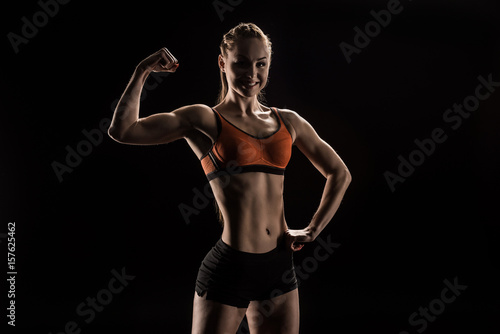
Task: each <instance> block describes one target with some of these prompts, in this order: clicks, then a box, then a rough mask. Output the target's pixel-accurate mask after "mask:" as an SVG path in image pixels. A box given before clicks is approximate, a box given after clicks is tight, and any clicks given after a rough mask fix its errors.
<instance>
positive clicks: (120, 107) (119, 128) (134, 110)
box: [108, 66, 150, 138]
mask: <svg viewBox="0 0 500 334" xmlns="http://www.w3.org/2000/svg"><path fill="white" fill-rule="evenodd" d="M149 73H150V71H148V70H145V69H143V68H142V67H141V66H137V67H136V69H135V71H134V74H133V75H132V78H131V79H130V81H129V83H128V85H127V87H126V88H125V91H124V92H123V94H122V96H121V98H120V100H119V101H118V104H117V105H116V108H115V112H114V114H113V120H112V121H111V126H110V128H109V131H108V132H109V134H110V136H112V137H115V138H119V137H120V136H122V135H123V133H124V131H125V130H127V129H128V128H129V127H130V126H131V125H132V124H134V123H135V122H137V120H138V119H139V108H140V101H141V93H142V88H143V86H144V82H145V81H146V79H147V77H148V75H149Z"/></svg>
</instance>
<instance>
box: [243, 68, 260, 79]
mask: <svg viewBox="0 0 500 334" xmlns="http://www.w3.org/2000/svg"><path fill="white" fill-rule="evenodd" d="M256 73H257V69H256V68H255V65H252V66H249V68H248V70H247V73H246V75H247V77H248V78H249V79H253V78H254V77H255V74H256Z"/></svg>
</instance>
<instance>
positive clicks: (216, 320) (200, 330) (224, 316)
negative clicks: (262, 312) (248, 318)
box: [191, 292, 247, 334]
mask: <svg viewBox="0 0 500 334" xmlns="http://www.w3.org/2000/svg"><path fill="white" fill-rule="evenodd" d="M206 295H207V293H206V292H205V293H204V294H203V296H202V297H200V296H198V294H197V293H196V292H195V294H194V301H193V326H192V331H191V333H192V334H211V333H213V334H235V333H236V331H237V330H238V326H239V325H240V323H241V321H242V320H243V317H244V316H245V312H246V310H247V309H246V308H238V307H235V306H230V305H225V304H222V303H219V302H216V301H214V300H207V299H206Z"/></svg>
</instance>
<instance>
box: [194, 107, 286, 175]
mask: <svg viewBox="0 0 500 334" xmlns="http://www.w3.org/2000/svg"><path fill="white" fill-rule="evenodd" d="M212 110H213V111H214V113H215V115H216V119H217V138H216V140H215V142H214V143H213V144H212V147H210V149H209V150H208V152H207V153H206V154H204V155H203V156H202V157H201V159H200V161H201V166H202V167H203V170H204V171H205V175H206V176H207V178H208V180H209V181H210V180H213V179H215V178H217V177H219V176H222V175H227V174H240V173H247V172H261V173H270V174H277V175H283V174H284V173H285V168H286V166H287V165H288V161H290V157H291V155H292V136H291V134H290V132H288V129H287V128H286V126H285V123H284V122H283V118H282V117H281V113H280V112H279V110H278V109H276V108H271V112H272V113H273V115H275V116H276V118H277V119H278V129H277V130H276V131H274V132H273V133H271V134H270V135H267V136H264V137H257V136H253V135H251V134H249V133H246V132H245V131H243V130H241V129H240V128H238V127H237V126H236V125H234V124H232V123H231V122H229V121H228V120H227V119H225V118H224V116H222V115H221V114H220V113H219V112H218V111H217V110H215V109H214V108H212Z"/></svg>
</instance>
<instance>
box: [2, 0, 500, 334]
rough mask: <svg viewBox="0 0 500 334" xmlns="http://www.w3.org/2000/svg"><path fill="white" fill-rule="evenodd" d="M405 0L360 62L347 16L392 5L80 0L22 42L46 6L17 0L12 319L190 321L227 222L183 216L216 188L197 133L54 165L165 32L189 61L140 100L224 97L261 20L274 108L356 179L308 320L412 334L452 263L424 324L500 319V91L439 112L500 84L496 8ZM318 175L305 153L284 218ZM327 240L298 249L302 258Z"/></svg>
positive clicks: (159, 104) (8, 52)
mask: <svg viewBox="0 0 500 334" xmlns="http://www.w3.org/2000/svg"><path fill="white" fill-rule="evenodd" d="M223 2H226V1H223ZM233 3H236V2H233ZM401 5H402V6H403V11H402V12H401V13H400V14H398V15H394V16H393V17H392V21H391V23H390V24H389V25H388V26H387V27H386V28H383V29H382V31H381V32H380V34H378V35H377V36H375V37H373V38H372V40H371V42H370V44H369V45H368V46H367V47H366V48H363V49H362V50H361V52H360V53H359V54H353V55H352V62H351V63H350V64H348V63H347V61H346V59H345V57H344V55H343V54H342V52H341V50H340V48H339V44H340V43H341V42H342V41H344V42H346V43H349V44H353V39H354V35H355V32H354V30H353V28H354V27H355V26H358V27H360V28H362V29H363V27H364V25H365V24H366V23H367V22H368V21H371V20H373V18H372V16H371V15H370V11H371V10H375V11H379V10H382V9H385V8H386V7H387V1H359V0H356V1H352V0H350V1H335V2H333V1H332V2H331V1H306V2H296V3H295V2H290V1H273V2H271V1H250V0H245V1H242V2H241V3H240V4H238V5H236V6H233V10H232V11H226V12H224V13H223V20H221V19H220V17H219V16H218V14H217V12H216V10H215V8H214V6H213V2H212V1H210V0H208V1H198V2H195V1H186V2H182V3H181V2H178V3H173V2H166V1H163V2H152V1H132V2H123V1H122V2H116V1H115V2H112V3H111V2H101V3H95V2H82V1H71V2H69V3H68V4H65V5H60V8H59V10H58V12H57V14H56V15H54V17H52V18H50V19H49V20H48V23H47V24H46V25H45V26H43V27H41V28H39V31H38V33H37V35H36V36H35V37H33V38H31V39H30V40H29V43H28V44H23V45H21V46H20V47H19V52H18V53H17V54H16V53H15V52H14V51H13V48H12V47H11V45H10V43H9V41H8V39H7V34H8V33H9V32H14V33H16V34H20V33H21V27H22V25H23V22H22V21H21V18H22V17H23V16H26V17H27V18H29V19H30V21H32V16H33V14H34V13H36V12H37V11H39V10H40V6H39V5H38V4H37V2H36V1H24V2H23V3H22V4H21V3H18V4H17V5H13V3H12V2H9V3H8V4H4V5H3V6H4V8H3V10H2V29H3V30H2V31H3V35H4V37H3V45H2V46H3V51H2V60H3V61H2V66H1V69H0V70H1V78H2V89H1V94H2V97H1V100H0V101H1V102H0V105H1V108H2V110H1V111H2V121H1V122H0V127H1V130H0V136H1V137H0V142H1V150H2V152H1V153H2V163H1V165H0V166H1V169H0V173H1V178H0V180H1V185H0V189H1V202H0V203H1V204H0V205H1V211H0V215H1V220H0V221H1V227H0V232H2V233H6V232H7V223H8V222H12V221H15V222H16V256H17V258H16V263H17V271H18V275H17V281H16V290H17V291H16V305H17V309H16V311H17V313H16V314H17V317H16V320H17V321H16V324H17V326H16V330H17V332H19V333H27V332H30V333H34V332H36V333H49V332H52V333H59V332H61V331H63V330H64V326H65V324H66V323H67V322H68V321H75V322H76V323H77V324H78V326H79V328H80V329H81V330H82V333H188V332H190V326H191V316H192V298H193V291H194V282H195V279H196V273H197V270H198V267H199V264H200V262H201V260H202V259H203V257H204V256H205V254H206V253H207V252H208V250H209V249H210V247H212V245H213V244H214V243H215V242H216V241H217V239H218V238H219V236H220V233H221V228H220V226H219V225H218V223H217V221H216V216H215V214H214V211H213V208H212V205H211V204H210V205H208V206H207V207H206V208H205V209H203V210H201V212H200V213H199V214H198V215H193V216H191V219H190V224H186V222H185V221H184V219H183V217H182V215H181V214H180V211H179V209H178V206H179V205H180V204H181V203H185V204H187V205H192V200H193V196H194V193H193V190H192V189H193V188H198V189H202V188H203V186H204V185H205V184H206V178H205V176H204V175H203V172H202V169H201V165H200V164H199V162H198V161H197V159H196V157H195V155H194V154H193V153H192V152H191V151H190V150H189V147H188V145H187V144H186V143H185V142H183V141H179V142H174V143H171V144H168V145H159V146H143V147H139V146H128V145H120V144H118V143H116V142H114V141H112V140H111V139H110V138H109V137H107V136H103V140H102V142H100V143H98V144H97V145H95V146H93V149H92V152H91V153H90V154H88V155H87V156H85V157H83V158H82V161H81V162H80V163H79V164H78V165H77V166H76V167H75V168H73V171H72V172H71V173H65V174H63V179H62V182H59V180H58V178H57V176H56V174H55V173H54V170H53V167H52V165H51V164H53V162H54V161H57V162H60V163H63V164H65V158H66V155H67V151H66V147H67V146H69V147H71V148H73V149H76V147H77V145H78V143H79V142H80V141H82V140H85V139H86V138H85V136H84V135H83V133H82V131H83V130H87V131H91V130H93V129H99V124H100V122H101V121H102V120H103V119H110V118H111V117H112V112H113V108H112V107H113V103H114V102H115V101H116V99H117V98H119V96H120V95H121V93H122V91H123V89H124V88H125V86H126V84H127V82H128V80H129V78H130V76H131V74H132V72H133V70H134V67H135V66H136V64H137V63H138V62H139V61H141V60H142V59H143V58H145V57H146V56H148V55H149V54H151V53H153V52H155V51H156V50H158V49H159V48H161V47H163V46H166V47H167V48H168V49H169V50H170V51H171V52H172V53H173V54H174V55H175V56H176V57H177V59H179V62H180V67H179V69H178V70H177V72H176V73H175V74H173V75H170V76H168V77H161V79H160V81H162V82H161V83H160V84H159V85H158V86H157V87H156V88H154V89H151V90H149V91H147V96H146V97H145V99H144V101H143V103H142V109H141V116H146V115H149V114H152V113H156V112H165V111H171V110H173V109H175V108H178V107H180V106H183V105H187V104H193V103H204V104H207V105H210V106H213V105H215V99H216V96H217V93H218V88H219V71H218V67H217V63H216V60H217V56H218V53H219V50H218V45H219V43H220V40H221V38H222V35H223V34H224V33H225V32H227V31H228V30H229V29H230V28H232V27H233V26H234V25H236V24H238V23H239V22H254V23H256V24H257V25H259V26H260V27H261V28H262V29H263V30H264V32H265V33H267V34H269V35H270V37H271V40H272V42H273V46H274V49H273V50H274V57H273V62H272V66H271V72H270V82H269V86H268V88H267V89H266V94H267V95H266V96H267V101H268V105H270V106H275V107H278V108H290V109H293V110H295V111H297V112H298V113H299V114H301V115H302V116H303V117H304V118H306V119H307V120H308V121H309V122H310V123H311V124H312V125H313V126H314V127H315V129H316V130H317V132H318V133H319V134H320V136H321V137H322V138H323V139H324V140H326V141H327V142H328V143H330V144H331V145H332V146H333V147H334V149H335V150H336V151H337V152H338V153H339V155H340V156H341V157H342V159H343V160H344V161H345V163H346V164H347V166H348V167H349V169H350V171H351V173H352V176H353V182H352V184H351V186H350V187H349V189H348V191H347V193H346V195H345V198H344V201H343V203H342V205H341V207H340V209H339V211H338V213H337V214H336V216H335V217H334V219H333V220H332V222H331V223H330V224H329V225H328V227H327V228H326V229H325V230H324V231H323V232H322V235H321V236H322V238H323V239H325V240H326V238H327V236H329V235H330V236H331V238H332V240H333V241H335V242H337V243H340V244H341V246H340V247H339V248H338V249H337V250H336V251H335V253H334V254H333V255H332V256H330V257H329V258H328V260H327V261H325V262H321V263H319V265H318V268H317V270H315V271H314V272H312V273H311V274H310V276H309V277H308V278H307V279H306V280H304V281H303V282H302V285H301V287H300V289H299V293H300V299H301V306H300V307H301V333H396V334H397V333H400V331H403V330H406V331H408V332H410V333H417V331H416V330H417V329H419V328H420V326H417V327H415V326H411V325H410V324H409V322H408V318H409V316H410V315H411V314H412V313H413V312H416V311H418V309H419V307H428V306H429V303H430V302H431V301H432V300H434V299H436V298H440V294H441V291H442V290H443V288H444V287H445V285H444V283H443V281H444V280H445V279H448V280H449V281H451V282H453V280H454V278H455V277H456V278H457V279H458V282H459V283H460V284H461V285H466V286H467V289H466V290H465V291H463V292H462V294H461V295H460V296H459V297H457V299H456V300H455V301H454V302H453V303H451V304H447V305H446V308H445V310H444V312H443V313H442V314H440V315H438V316H437V318H436V320H435V321H433V322H429V323H428V327H427V328H426V330H425V333H429V334H431V333H498V330H499V327H500V326H499V325H498V323H497V321H494V320H495V318H496V319H498V315H499V311H500V306H499V298H498V297H499V290H500V289H499V287H498V284H499V283H498V282H500V280H499V278H500V277H499V276H500V275H499V270H498V260H499V258H498V254H499V246H498V237H499V227H498V221H499V219H498V214H497V207H498V201H497V200H498V196H497V195H498V186H499V182H498V176H497V171H498V167H499V165H500V164H499V159H498V154H499V149H498V143H499V139H500V138H499V134H498V130H497V127H498V124H499V116H498V108H499V106H500V95H499V93H498V92H495V93H494V94H492V95H491V97H490V98H489V99H487V100H485V101H482V102H481V104H480V107H479V109H478V110H477V111H475V112H473V113H472V115H471V116H470V117H469V118H468V119H464V120H463V123H462V125H461V126H460V127H459V128H458V129H456V130H453V129H452V128H451V127H450V124H449V123H446V122H444V120H443V114H444V112H445V110H446V109H448V108H450V107H452V106H453V104H454V103H462V102H463V101H464V98H465V97H467V96H469V95H474V91H475V88H476V86H477V85H478V84H479V81H478V79H477V78H478V76H480V75H481V76H483V77H485V78H487V77H488V75H489V74H492V76H493V80H494V81H500V66H499V64H500V57H499V56H500V47H499V42H500V35H499V33H500V24H499V22H500V11H499V8H498V4H497V3H496V2H495V1H493V0H491V1H486V0H483V1H477V0H474V1H472V0H469V1H430V0H418V1H417V0H415V1H412V2H410V1H402V2H401ZM150 83H151V84H153V83H154V81H150ZM435 128H442V129H443V130H444V131H445V133H446V135H447V140H446V141H445V142H444V143H442V144H437V146H436V149H435V152H434V153H433V154H432V155H431V156H429V157H426V159H425V162H424V163H423V164H422V165H420V166H418V167H416V168H415V171H414V172H413V174H412V175H410V176H409V177H408V178H407V179H406V181H405V182H404V183H398V184H397V185H396V189H395V191H394V192H391V190H390V188H389V186H388V184H387V182H386V180H385V179H384V172H386V171H391V172H393V173H397V168H398V164H399V160H398V156H399V155H402V156H403V157H405V158H408V156H409V155H410V153H411V152H412V151H413V150H415V149H416V148H417V147H416V145H415V144H414V140H415V139H420V140H423V139H425V138H429V137H430V134H431V132H432V130H433V129H435ZM323 184H324V179H323V178H322V176H321V175H320V174H319V173H318V172H317V171H316V170H315V169H314V167H313V166H312V165H311V164H310V163H309V162H308V161H307V160H306V158H305V157H304V156H303V155H302V154H301V153H300V152H299V151H298V150H297V149H294V153H293V157H292V160H291V162H290V164H289V167H288V168H287V172H286V178H285V194H284V196H285V212H286V217H287V222H288V224H289V225H290V227H293V228H301V227H304V226H306V225H307V223H308V222H309V221H308V220H309V219H310V217H311V216H312V215H313V214H314V211H315V209H316V208H317V206H318V204H319V199H320V196H321V192H322V187H323ZM4 237H5V235H4ZM4 237H3V238H2V239H0V240H1V241H2V243H1V245H2V252H3V254H6V252H7V251H6V239H5V238H4ZM317 245H318V243H317V242H315V243H314V244H311V245H308V246H307V247H306V248H304V249H303V250H302V251H301V252H299V253H296V255H295V263H296V265H300V264H301V263H302V261H303V260H304V259H305V258H307V257H308V256H312V255H313V251H314V248H315V247H317ZM5 257H6V256H4V255H3V256H2V258H4V261H5V260H6V259H5ZM2 268H5V266H4V265H2ZM122 268H125V269H124V270H125V271H126V273H127V274H128V275H134V276H135V278H134V279H133V280H132V281H131V282H130V283H129V284H128V286H127V287H125V288H124V290H123V291H122V292H121V293H119V294H117V295H114V297H113V300H112V301H111V302H110V303H109V305H107V306H105V307H104V310H103V311H102V312H98V313H97V314H96V317H95V319H94V320H93V321H91V322H90V323H88V324H87V323H85V321H84V319H85V318H84V317H81V316H79V315H77V313H76V311H75V310H76V307H77V305H79V304H80V303H82V302H85V300H86V298H87V297H95V296H96V294H97V293H98V292H99V291H100V290H101V289H103V288H106V287H107V285H108V282H109V281H110V279H111V278H112V277H113V275H112V273H111V270H112V269H115V270H117V271H119V272H120V271H121V269H122ZM2 271H3V272H6V271H7V270H6V269H3V270H2ZM2 281H3V282H4V283H5V280H2ZM6 291H7V287H5V290H3V291H2V292H1V295H2V296H4V295H6ZM3 298H4V297H2V300H4V299H3ZM5 307H6V304H5V303H4V304H2V309H3V310H4V311H2V312H6V311H5ZM419 318H420V317H419ZM2 319H3V320H2V322H4V323H5V322H6V317H5V315H3V314H2ZM3 325H4V324H2V326H3Z"/></svg>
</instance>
